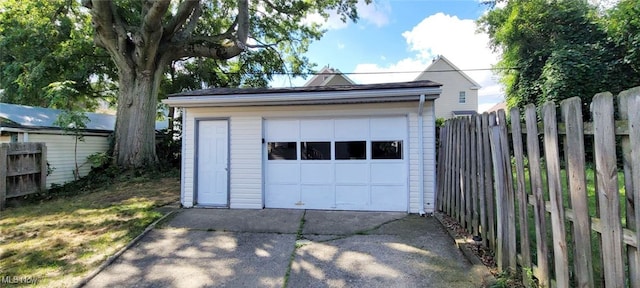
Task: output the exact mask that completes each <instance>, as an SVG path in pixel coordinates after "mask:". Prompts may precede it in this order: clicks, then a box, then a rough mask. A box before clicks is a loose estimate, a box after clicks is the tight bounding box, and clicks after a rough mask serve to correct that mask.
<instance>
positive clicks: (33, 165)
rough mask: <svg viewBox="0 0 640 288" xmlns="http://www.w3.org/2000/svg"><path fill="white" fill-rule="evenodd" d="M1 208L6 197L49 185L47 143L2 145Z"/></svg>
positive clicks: (23, 193) (43, 188) (0, 146)
mask: <svg viewBox="0 0 640 288" xmlns="http://www.w3.org/2000/svg"><path fill="white" fill-rule="evenodd" d="M0 163H1V164H2V166H0V210H2V209H4V206H5V203H6V199H7V198H12V197H19V196H23V195H27V194H32V193H37V192H40V191H43V190H45V189H46V187H47V146H46V145H45V143H3V144H1V145H0Z"/></svg>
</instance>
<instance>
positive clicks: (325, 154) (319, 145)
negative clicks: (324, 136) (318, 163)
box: [300, 142, 331, 160]
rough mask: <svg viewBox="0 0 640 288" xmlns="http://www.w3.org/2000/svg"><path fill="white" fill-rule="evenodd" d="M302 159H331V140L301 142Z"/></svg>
mask: <svg viewBox="0 0 640 288" xmlns="http://www.w3.org/2000/svg"><path fill="white" fill-rule="evenodd" d="M300 147H301V148H302V149H301V151H300V158H301V159H302V160H331V142H300Z"/></svg>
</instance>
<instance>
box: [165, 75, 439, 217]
mask: <svg viewBox="0 0 640 288" xmlns="http://www.w3.org/2000/svg"><path fill="white" fill-rule="evenodd" d="M440 91H441V89H440V84H438V83H434V82H431V81H413V82H400V83H384V84H365V85H346V86H323V87H293V88H212V89H204V90H196V91H189V92H183V93H180V94H175V95H170V96H169V98H168V99H166V100H163V102H164V103H166V104H168V105H171V106H174V107H179V108H180V109H181V113H182V119H183V120H182V121H183V122H182V131H183V138H182V145H183V147H182V170H181V173H182V179H181V197H180V199H181V204H182V206H183V207H187V208H188V207H207V208H208V207H212V208H227V209H265V208H278V209H280V208H284V209H323V210H359V211H403V212H408V213H420V214H424V213H430V212H432V211H433V210H434V208H435V201H436V199H435V198H436V193H435V191H436V189H435V187H436V183H435V116H434V115H435V113H434V100H435V99H437V98H438V96H439V95H440Z"/></svg>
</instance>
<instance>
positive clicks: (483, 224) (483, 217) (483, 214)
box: [476, 115, 489, 247]
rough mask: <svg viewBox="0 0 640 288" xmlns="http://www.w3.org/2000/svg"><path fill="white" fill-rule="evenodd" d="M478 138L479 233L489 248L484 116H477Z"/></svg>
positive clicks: (483, 242)
mask: <svg viewBox="0 0 640 288" xmlns="http://www.w3.org/2000/svg"><path fill="white" fill-rule="evenodd" d="M476 138H477V150H478V151H477V153H476V156H477V160H476V166H477V168H476V173H477V174H478V176H477V181H478V198H479V201H480V203H479V204H480V228H481V229H482V230H481V231H479V233H480V236H482V245H484V247H488V246H487V245H488V242H487V241H488V239H489V237H487V231H488V229H487V206H486V205H487V202H486V197H485V196H486V195H485V189H484V172H483V171H482V169H483V167H484V160H483V154H484V146H483V144H482V142H483V141H482V116H480V115H477V116H476Z"/></svg>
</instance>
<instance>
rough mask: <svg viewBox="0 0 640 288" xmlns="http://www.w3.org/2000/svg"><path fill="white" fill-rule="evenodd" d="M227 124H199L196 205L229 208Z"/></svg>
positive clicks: (207, 121)
mask: <svg viewBox="0 0 640 288" xmlns="http://www.w3.org/2000/svg"><path fill="white" fill-rule="evenodd" d="M228 125H229V123H228V121H227V120H206V121H205V120H201V121H198V125H197V129H198V143H197V144H198V146H197V151H196V153H197V162H198V163H197V167H198V174H197V177H198V179H197V187H196V189H197V198H196V203H197V205H201V206H224V207H227V206H228V205H229V188H228V187H229V185H228V181H229V176H228V175H229V153H228V151H229V150H228V149H229V133H228Z"/></svg>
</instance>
